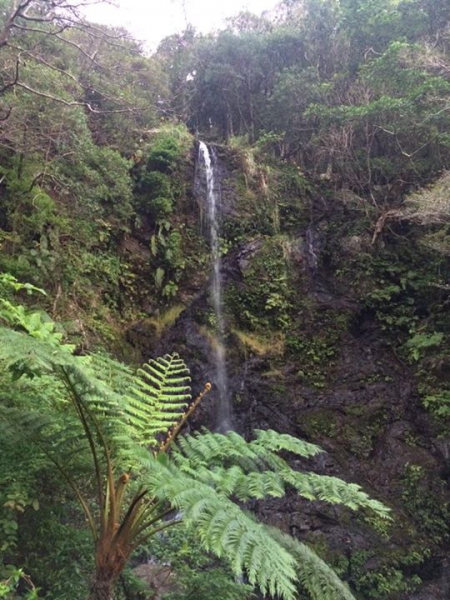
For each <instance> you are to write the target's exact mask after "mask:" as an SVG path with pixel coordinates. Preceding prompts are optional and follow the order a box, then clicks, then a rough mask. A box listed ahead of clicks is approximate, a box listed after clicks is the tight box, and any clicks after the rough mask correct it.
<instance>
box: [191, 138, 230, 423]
mask: <svg viewBox="0 0 450 600" xmlns="http://www.w3.org/2000/svg"><path fill="white" fill-rule="evenodd" d="M199 163H200V164H201V165H203V166H204V169H205V178H206V209H207V211H206V212H207V221H208V229H209V239H210V243H211V261H212V275H211V300H212V305H213V309H214V317H215V321H216V339H215V343H214V363H215V370H216V373H215V375H216V386H217V393H218V407H217V422H216V430H217V431H221V432H225V431H228V430H229V429H232V418H231V404H230V397H229V393H228V377H227V367H226V355H225V345H224V335H225V319H224V314H223V297H222V278H221V266H222V260H221V256H220V240H219V215H218V209H219V207H220V185H219V181H218V180H217V179H216V168H215V157H214V154H213V152H211V153H210V152H209V150H208V146H207V145H206V144H205V143H204V142H200V143H199Z"/></svg>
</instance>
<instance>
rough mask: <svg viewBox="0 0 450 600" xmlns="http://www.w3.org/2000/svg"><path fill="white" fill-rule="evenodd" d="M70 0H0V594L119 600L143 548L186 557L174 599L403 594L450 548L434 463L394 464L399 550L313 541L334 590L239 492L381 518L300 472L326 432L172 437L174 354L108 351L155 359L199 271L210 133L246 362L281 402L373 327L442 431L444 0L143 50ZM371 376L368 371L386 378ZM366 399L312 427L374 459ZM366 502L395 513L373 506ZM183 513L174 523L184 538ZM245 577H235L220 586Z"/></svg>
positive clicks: (361, 4)
mask: <svg viewBox="0 0 450 600" xmlns="http://www.w3.org/2000/svg"><path fill="white" fill-rule="evenodd" d="M86 2H88V0H86ZM84 3H85V2H84V0H80V1H79V2H76V3H72V2H70V1H68V0H51V1H49V0H32V1H30V0H0V270H1V272H2V275H1V278H0V321H1V325H2V327H1V332H0V338H1V340H0V341H1V346H0V359H1V368H0V383H1V389H2V392H1V394H0V395H1V398H0V415H1V417H0V418H1V423H2V425H1V427H2V436H1V438H0V440H1V441H0V446H1V448H0V450H1V452H0V481H1V483H2V487H1V490H0V557H1V567H0V568H1V571H0V598H5V599H7V600H16V599H19V598H24V599H27V600H35V599H37V598H47V599H48V600H62V599H64V600H65V599H66V598H69V600H78V598H80V600H81V598H85V597H88V596H89V594H91V597H92V598H102V600H103V598H108V600H109V598H110V594H111V593H112V592H110V590H111V589H112V585H113V584H115V595H116V597H117V598H118V599H120V600H129V599H130V598H133V599H134V598H136V599H137V598H141V597H145V594H148V590H147V591H143V590H142V589H141V587H142V585H141V584H142V582H141V583H139V581H140V580H138V579H137V578H136V576H135V574H134V573H133V567H134V566H135V564H136V563H137V562H139V561H140V560H141V559H142V557H143V556H147V557H150V558H151V559H156V560H157V561H159V562H164V561H165V560H166V558H167V560H169V561H170V563H171V566H174V577H175V580H176V583H175V585H174V586H173V587H172V588H171V589H170V590H169V591H168V592H167V593H168V594H170V596H169V597H170V598H174V599H175V598H176V600H182V599H187V598H191V597H193V595H194V597H195V598H200V597H201V598H203V596H204V599H205V600H211V597H213V598H217V597H219V596H220V593H221V594H222V596H221V597H223V598H225V597H229V599H230V600H237V599H239V598H246V597H248V596H249V595H250V594H251V591H250V589H249V588H250V587H251V586H253V585H256V586H259V587H260V589H262V590H263V591H266V592H267V593H270V594H272V593H278V595H280V596H282V597H285V598H293V597H294V595H295V594H297V596H296V597H299V598H302V599H303V598H304V597H308V598H310V597H313V598H330V599H331V598H333V599H336V598H351V597H352V594H353V593H354V594H355V597H357V598H378V599H380V600H391V599H395V600H397V598H399V597H401V598H404V597H405V594H407V593H411V592H412V591H413V590H414V589H416V588H417V587H418V586H419V585H421V583H422V579H423V578H426V576H427V574H429V572H430V571H432V570H433V568H434V567H433V565H435V564H436V563H437V561H438V559H439V560H440V559H441V557H442V555H444V554H445V553H448V543H449V539H450V529H449V513H450V508H449V507H450V503H449V499H448V483H446V478H447V479H448V473H447V472H443V473H440V474H439V476H437V477H435V478H434V479H433V480H432V478H431V475H429V474H428V473H427V471H426V469H425V468H424V467H423V466H421V465H415V464H410V465H406V466H405V469H404V472H402V473H401V474H400V475H399V477H400V479H399V481H398V482H396V483H395V485H394V488H395V489H394V490H393V496H394V497H395V498H396V510H397V509H398V510H399V511H400V513H401V515H402V516H401V518H399V523H400V525H399V527H400V528H403V529H404V530H405V532H406V533H404V535H405V538H408V540H411V539H412V540H413V542H411V543H410V541H408V544H409V545H408V547H406V546H405V548H403V550H402V552H398V551H397V550H395V549H394V550H389V552H386V554H385V555H383V556H382V557H381V559H380V561H379V563H378V564H377V565H375V567H373V562H374V560H373V558H374V556H376V555H377V550H373V551H372V550H367V549H364V550H357V551H355V552H353V553H351V552H348V553H347V554H346V555H345V556H344V554H342V553H341V554H340V555H339V556H335V555H333V553H332V552H331V551H330V549H327V548H325V549H323V548H322V549H320V548H319V549H318V554H319V555H320V556H321V557H323V558H325V559H326V560H328V559H330V561H331V563H332V564H333V567H335V569H336V572H337V573H338V574H339V575H340V576H341V577H342V578H343V579H344V580H345V581H347V582H348V583H349V585H350V586H351V589H352V592H350V591H349V588H347V586H346V585H345V584H343V583H342V582H340V580H339V579H338V578H337V577H336V575H335V574H334V572H333V571H332V570H330V569H329V568H328V567H327V566H326V564H325V563H324V562H323V561H322V559H321V558H318V556H317V555H316V553H315V552H313V551H312V550H311V548H310V547H309V546H307V545H306V544H303V542H302V541H299V540H298V539H294V538H290V537H289V536H285V535H284V534H281V533H280V532H278V531H276V530H274V529H271V528H269V527H268V526H266V525H263V524H260V523H258V522H257V521H256V520H255V518H254V517H253V516H252V514H251V513H250V512H248V511H247V508H252V507H254V506H255V502H256V501H257V500H259V499H262V498H265V497H267V496H268V497H282V496H283V495H284V494H286V493H287V495H288V496H289V497H292V495H294V494H295V493H298V494H300V495H301V496H303V497H304V498H306V499H308V500H311V501H313V502H314V503H318V504H319V505H320V506H321V502H323V501H328V502H330V503H338V504H343V505H345V506H348V507H350V508H351V509H354V508H359V507H363V508H364V507H366V508H372V509H374V510H375V513H376V514H381V516H384V514H385V512H384V509H383V508H382V507H381V505H380V504H378V503H376V502H375V501H372V500H369V498H368V497H367V496H366V495H365V494H364V493H363V492H362V491H361V490H360V489H359V488H358V487H357V486H352V485H350V484H344V483H342V482H341V481H340V480H338V479H336V478H326V477H323V476H319V475H315V474H312V473H309V472H307V471H305V470H302V471H296V470H293V469H291V466H290V465H291V462H290V460H287V459H286V456H288V457H289V458H290V459H291V458H294V456H295V455H296V454H299V455H300V457H303V458H305V456H304V455H305V454H308V453H309V454H310V455H311V456H312V455H314V454H316V453H318V452H319V449H318V447H316V446H315V445H311V444H308V443H306V442H301V441H300V440H297V439H294V438H287V437H284V436H283V435H282V434H276V433H274V432H264V431H261V432H259V433H255V435H256V437H255V438H251V440H250V438H249V439H247V438H246V439H244V438H243V437H241V436H239V435H238V434H236V433H229V434H226V435H219V434H213V433H209V432H206V431H205V432H201V433H199V432H192V433H191V434H189V435H187V436H182V435H178V433H179V431H178V429H179V425H180V423H181V424H183V423H184V422H185V418H184V417H182V416H181V415H182V413H183V411H185V410H187V411H188V412H189V410H190V409H189V408H188V406H191V405H190V404H189V402H190V390H189V387H190V383H189V381H188V372H187V370H186V368H185V365H184V363H182V361H180V359H179V358H176V357H174V356H171V357H165V358H161V359H160V360H159V361H156V362H150V363H147V366H145V367H143V369H142V370H141V371H139V372H138V374H136V372H135V370H134V369H133V368H131V367H128V366H124V365H123V364H122V363H120V362H118V361H117V360H116V359H115V358H111V356H110V354H109V353H110V352H112V353H113V354H114V355H115V356H119V357H120V358H121V359H124V360H125V362H127V363H133V364H136V363H138V362H139V363H140V362H142V354H144V359H148V356H149V354H152V355H153V352H154V347H155V345H156V344H157V343H158V341H159V338H160V336H161V334H162V332H163V331H164V330H165V329H166V328H167V327H169V326H170V325H171V324H172V323H173V322H174V321H175V320H176V319H177V317H178V316H179V315H180V314H181V313H182V311H183V310H184V308H185V306H186V305H188V304H189V303H190V302H191V301H193V300H194V301H197V299H198V297H199V295H200V292H202V290H203V289H204V285H205V283H206V281H207V279H208V274H209V258H208V247H207V243H206V240H205V239H204V236H203V234H202V232H201V228H200V226H199V223H200V221H201V214H200V213H201V209H200V208H199V206H198V205H197V204H196V202H195V198H194V191H193V178H194V170H195V169H194V164H193V161H194V158H193V157H194V154H195V153H194V146H195V138H196V137H197V136H201V138H202V139H205V140H207V141H208V142H211V143H214V144H216V146H217V151H218V156H219V157H220V159H221V160H222V161H223V163H224V164H226V171H227V173H226V176H225V180H224V184H225V187H226V188H227V193H228V194H229V195H233V196H234V199H233V202H234V204H233V205H232V206H231V209H230V210H229V211H228V213H227V214H226V215H225V217H224V219H223V223H222V230H221V237H222V239H221V245H222V248H223V252H224V254H225V255H227V258H228V259H229V260H230V261H231V260H233V261H235V263H238V264H239V276H238V277H237V276H234V275H233V277H234V279H233V281H232V282H231V283H230V284H229V285H228V286H227V289H226V294H225V295H226V298H225V300H226V302H225V304H226V306H225V308H226V312H227V319H228V323H229V328H230V335H229V339H230V340H231V341H233V342H234V343H235V345H236V349H235V350H234V351H235V352H236V354H237V355H239V358H243V357H245V358H247V357H250V358H251V359H252V360H253V359H255V362H258V361H259V362H260V364H261V365H262V366H261V369H262V371H261V372H262V376H264V377H266V378H267V380H268V381H270V382H271V385H272V388H271V389H272V391H273V398H274V399H275V400H276V399H277V398H278V397H284V398H288V399H289V398H290V396H289V389H288V385H287V384H286V383H285V381H284V379H283V377H284V375H283V374H284V373H288V375H289V373H292V372H295V377H296V380H297V382H298V383H299V384H300V385H302V386H306V387H307V388H308V389H309V390H311V389H312V390H314V391H315V392H321V391H322V390H324V389H326V388H327V387H330V386H331V385H335V384H340V382H339V381H336V379H335V378H334V375H333V369H334V367H335V364H336V360H337V359H338V358H339V343H340V341H341V340H342V339H343V338H344V337H345V336H348V335H352V334H353V333H355V332H356V333H360V331H359V328H360V327H361V323H363V322H364V323H365V324H367V323H370V327H373V328H374V330H375V329H376V331H377V332H379V334H380V335H381V336H382V338H383V340H384V343H385V344H386V347H387V348H388V349H389V351H390V352H392V353H393V356H395V357H396V360H398V362H399V363H400V364H402V365H403V366H404V368H405V369H406V370H408V371H410V372H411V373H414V375H415V377H416V382H417V395H418V397H419V398H420V400H419V402H420V407H421V409H424V410H426V411H427V414H428V416H429V418H430V419H431V423H432V425H431V426H430V427H432V428H433V435H434V436H435V438H436V440H438V441H437V442H436V445H438V444H439V443H441V442H442V444H445V440H446V439H447V438H448V433H449V431H450V378H449V375H448V373H449V360H448V354H449V349H450V345H449V344H450V319H449V317H448V290H449V283H448V278H449V276H450V264H449V261H448V257H449V255H450V251H449V248H450V246H449V242H448V227H449V214H450V213H449V205H448V195H449V187H450V186H449V172H450V153H449V148H450V138H449V134H448V131H449V126H450V121H449V119H450V110H449V109H450V105H449V92H450V59H449V49H450V47H449V42H450V8H449V4H448V2H447V1H446V0H341V1H338V0H282V1H281V2H280V4H279V5H278V7H277V9H276V10H275V11H274V12H273V13H271V14H265V15H262V16H261V17H258V16H255V15H251V14H249V13H241V14H239V15H237V16H236V17H235V18H233V19H231V20H230V21H229V23H228V25H227V26H226V27H225V28H224V29H223V30H222V31H219V32H215V33H214V34H198V33H196V32H195V30H194V29H193V28H192V27H188V28H187V30H186V31H185V32H183V33H181V34H177V35H174V36H171V37H169V38H166V39H165V40H163V41H162V42H161V44H160V46H159V48H158V50H157V52H156V53H155V54H154V55H153V56H151V57H150V56H148V55H146V54H145V52H144V51H143V50H142V48H141V47H140V45H139V44H138V43H137V42H136V41H135V40H133V39H132V38H131V36H130V35H129V34H128V33H127V32H126V31H124V30H121V29H111V28H109V27H106V26H98V25H93V24H91V23H89V22H87V21H86V19H85V18H84V17H83V13H82V8H83V4H84ZM26 282H28V283H26ZM44 289H45V290H46V292H45V293H44V292H43V290H44ZM330 290H331V292H332V293H333V294H334V297H341V298H344V301H343V302H342V303H341V304H340V305H336V304H334V305H332V306H330V299H329V298H330V293H329V291H330ZM313 297H316V298H318V297H320V298H321V299H322V304H320V302H319V301H317V302H314V301H313V300H312V299H311V298H313ZM327 302H328V305H327ZM324 306H325V308H324ZM355 307H357V309H355ZM198 310H199V312H201V313H202V314H201V315H200V316H199V317H198V321H199V323H200V324H201V325H202V326H204V327H206V329H208V327H209V328H210V329H213V324H212V323H211V320H212V319H213V317H212V316H211V314H209V313H208V311H207V310H203V308H201V307H200V308H199V309H198ZM130 324H131V326H130ZM136 324H137V325H138V326H137V330H138V332H139V331H142V332H143V333H142V334H141V337H140V338H139V339H138V340H137V341H136V335H135V334H134V333H133V326H134V325H136ZM355 335H356V334H355ZM172 350H173V351H180V352H181V349H179V348H173V349H172ZM172 350H171V351H172ZM161 372H164V373H165V374H164V377H163V379H164V385H166V386H167V388H168V394H167V396H165V395H164V398H163V397H161V396H160V393H161V389H162V388H161V386H160V385H159V384H160V383H161V381H160V374H161ZM169 372H170V373H169ZM380 373H381V369H380ZM380 373H375V374H374V375H370V376H368V377H369V378H371V377H372V378H374V379H377V378H378V379H379V378H382V377H384V378H386V377H387V378H389V375H387V376H386V375H381V374H380ZM166 375H167V379H165V377H166ZM172 375H173V376H176V377H175V379H176V381H175V382H173V385H172V384H170V383H169V382H170V381H171V376H172ZM155 379H156V380H158V381H159V384H158V385H159V387H158V389H157V391H156V396H155V390H154V387H153V386H154V384H155ZM197 383H199V384H200V383H201V382H197ZM385 383H386V381H385ZM179 386H181V387H179ZM163 387H164V386H163ZM308 393H309V392H308ZM238 396H239V394H237V397H236V399H235V400H236V403H238V402H239V397H238ZM188 397H189V398H188ZM155 398H157V404H152V400H151V399H153V400H154V399H155ZM174 399H175V405H170V402H172V401H174ZM205 402H207V399H205ZM158 403H159V404H158ZM354 410H355V411H356V410H357V409H354ZM361 410H362V409H361ZM393 410H394V407H393ZM359 417H360V429H364V431H363V432H361V431H356V430H355V428H354V427H353V425H350V424H348V425H346V426H345V427H343V428H341V429H340V428H339V427H338V425H337V424H336V419H335V418H334V416H333V415H331V414H329V412H327V409H323V410H322V412H318V413H317V415H312V416H309V418H306V417H305V419H304V420H303V422H302V424H301V429H302V431H305V432H306V433H307V434H308V435H310V436H311V438H313V439H315V438H316V437H323V438H324V439H327V440H329V441H330V444H331V445H333V444H334V443H335V442H336V440H338V439H339V441H340V442H342V444H343V448H344V449H345V452H347V453H348V455H350V456H352V457H355V456H356V457H357V458H358V459H364V458H367V456H369V455H370V453H371V452H373V450H374V445H375V441H374V440H376V437H377V435H378V434H379V433H380V431H381V430H382V428H383V426H384V423H385V422H386V415H378V416H377V418H376V419H368V418H367V419H366V421H364V418H363V417H364V415H363V414H362V412H361V414H360V415H359ZM180 419H181V420H180ZM169 431H172V432H173V433H174V438H170V437H167V434H168V432H169ZM175 438H176V439H175ZM24 440H26V443H25V441H24ZM442 440H443V441H442ZM408 443H411V444H412V445H414V444H416V445H417V447H419V446H420V445H421V444H422V445H426V444H427V443H428V442H425V441H423V440H421V441H420V442H419V441H417V439H414V436H413V435H412V434H411V436H410V439H409V442H408ZM161 444H162V446H161ZM149 447H150V448H151V451H149V450H148V448H149ZM443 447H444V446H443ZM279 451H280V452H281V456H280V454H279ZM319 456H320V455H319ZM302 464H303V463H302ZM446 485H447V488H446V487H445V486H446ZM362 513H363V515H365V517H366V518H367V520H368V521H371V522H372V524H373V523H375V525H376V528H378V532H379V533H380V532H381V535H382V536H384V535H386V527H385V520H384V519H381V520H380V519H378V520H377V519H375V520H374V519H373V515H372V516H370V515H369V516H368V513H367V511H364V510H363V511H362ZM180 515H181V516H182V517H183V518H184V520H185V522H186V525H187V527H188V529H187V530H182V533H177V527H182V525H180V524H179V522H178V521H179V520H180ZM405 515H407V517H405ZM408 519H409V520H408ZM380 523H381V524H380ZM172 524H173V525H174V529H173V530H172V531H171V530H168V532H164V533H163V534H160V533H159V531H158V529H159V528H162V529H166V528H167V527H169V526H170V525H172ZM175 526H176V527H175ZM153 534H154V535H153ZM148 536H150V538H149V539H147V537H148ZM181 538H182V539H181ZM199 539H200V541H201V542H202V543H203V547H204V551H202V553H201V554H200V555H199V556H197V555H196V556H195V558H194V557H193V556H192V554H193V553H194V550H193V548H194V546H195V545H196V544H197V543H198V540H199ZM373 539H374V540H375V538H373ZM92 540H94V544H93V543H92ZM374 543H375V541H374ZM399 543H400V544H402V543H403V538H402V540H401V541H400V542H399ZM166 546H167V548H166ZM173 546H174V547H175V549H174V548H173ZM166 550H167V552H166ZM375 562H376V561H375ZM371 565H372V566H371ZM430 565H432V566H431V567H430ZM427 569H428V571H427ZM93 573H94V578H92V575H93ZM243 573H246V577H247V581H248V582H249V583H250V584H251V586H247V585H241V584H240V583H237V582H236V581H235V579H234V577H235V576H236V575H238V576H239V577H241V576H242V574H243ZM424 574H425V575H424ZM92 582H94V584H92ZM218 589H219V590H221V591H220V593H219V592H218ZM226 595H228V596H226Z"/></svg>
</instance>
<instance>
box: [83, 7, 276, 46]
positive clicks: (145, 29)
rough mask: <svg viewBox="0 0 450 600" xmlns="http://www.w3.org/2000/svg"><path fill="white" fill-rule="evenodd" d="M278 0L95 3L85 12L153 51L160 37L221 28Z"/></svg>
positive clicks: (260, 10) (92, 18) (89, 16)
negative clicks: (188, 29) (227, 21)
mask: <svg viewBox="0 0 450 600" xmlns="http://www.w3.org/2000/svg"><path fill="white" fill-rule="evenodd" d="M278 2H279V0H115V3H116V4H117V5H118V6H117V7H116V8H114V7H112V6H108V5H103V4H101V3H99V4H98V5H96V6H91V7H90V8H89V9H88V11H87V16H88V18H89V19H90V20H92V21H95V22H98V23H105V24H109V25H120V26H122V27H125V28H126V29H128V30H129V31H131V33H132V34H133V35H134V37H135V38H137V39H139V40H143V41H145V42H146V47H147V48H148V49H149V50H155V49H156V46H157V45H158V43H159V42H160V41H161V40H162V38H164V37H166V36H168V35H171V34H172V33H177V32H180V31H182V30H183V29H186V25H187V24H192V25H193V26H194V27H195V28H196V29H197V30H198V31H201V32H204V33H206V32H208V31H212V30H214V29H218V28H220V27H221V26H223V23H224V20H225V19H226V18H227V17H231V16H233V15H236V14H237V13H239V12H240V11H242V10H246V9H248V10H249V11H251V12H253V13H255V14H261V13H262V12H263V11H264V10H268V9H271V8H273V7H274V6H275V5H276V4H277V3H278Z"/></svg>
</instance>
